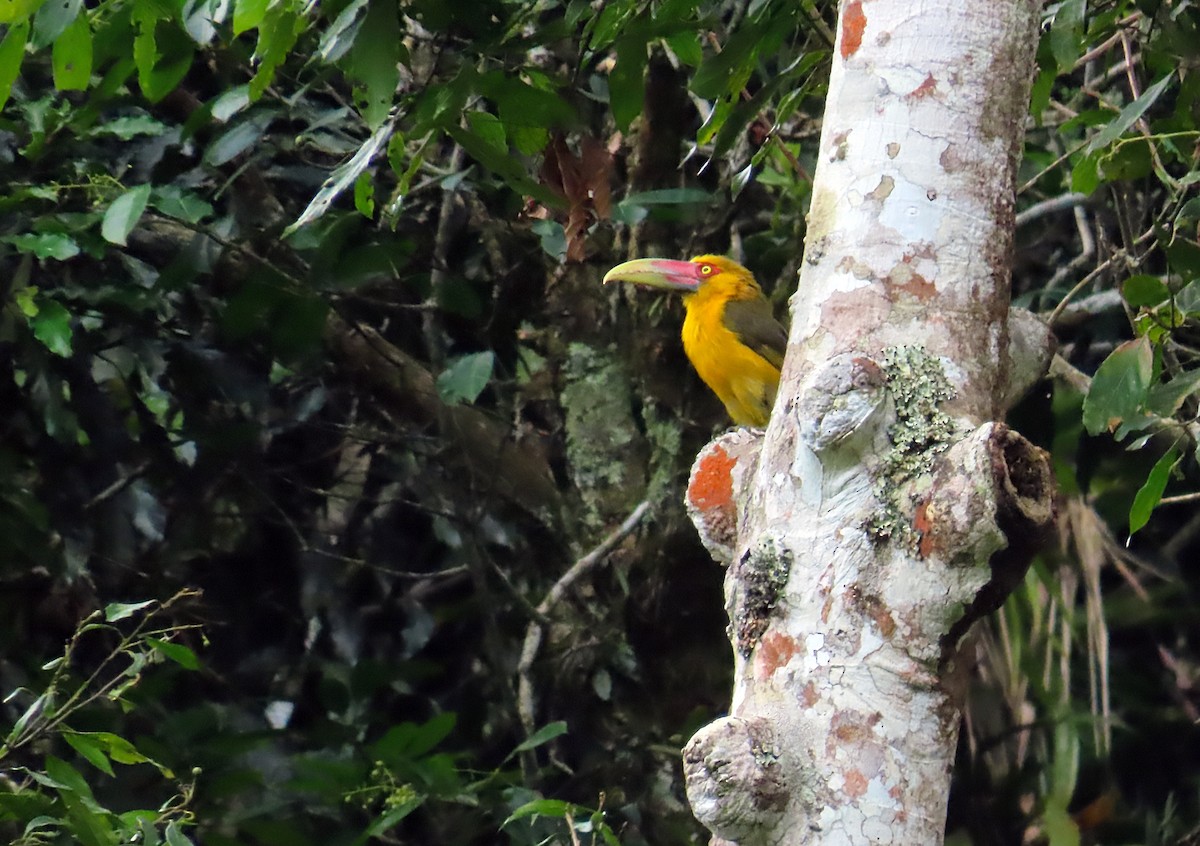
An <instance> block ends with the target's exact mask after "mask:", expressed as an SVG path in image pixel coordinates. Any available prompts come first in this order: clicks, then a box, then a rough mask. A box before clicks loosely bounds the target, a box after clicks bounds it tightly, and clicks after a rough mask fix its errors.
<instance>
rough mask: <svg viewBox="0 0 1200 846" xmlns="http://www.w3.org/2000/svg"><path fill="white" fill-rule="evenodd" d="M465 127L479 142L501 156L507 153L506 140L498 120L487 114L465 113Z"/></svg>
mask: <svg viewBox="0 0 1200 846" xmlns="http://www.w3.org/2000/svg"><path fill="white" fill-rule="evenodd" d="M467 126H468V127H469V128H470V130H471V132H472V133H473V134H474V135H475V136H476V137H477V138H478V139H479V140H480V141H482V142H483V143H485V144H487V145H488V146H489V147H494V148H496V150H497V151H499V152H500V153H503V154H506V153H508V139H507V137H506V136H505V133H504V124H503V123H501V122H500V118H498V117H496V116H495V115H493V114H490V113H488V112H480V111H471V112H467Z"/></svg>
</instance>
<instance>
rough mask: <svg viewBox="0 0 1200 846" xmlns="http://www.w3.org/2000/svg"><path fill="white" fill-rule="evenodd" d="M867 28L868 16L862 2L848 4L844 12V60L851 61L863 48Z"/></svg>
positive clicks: (858, 0)
mask: <svg viewBox="0 0 1200 846" xmlns="http://www.w3.org/2000/svg"><path fill="white" fill-rule="evenodd" d="M866 28H867V16H866V13H864V12H863V9H862V2H861V0H853V2H851V3H847V4H846V10H845V11H844V12H842V46H841V51H842V58H843V59H849V58H850V57H851V56H853V55H854V54H855V53H857V52H858V48H859V47H861V46H862V40H863V30H865V29H866Z"/></svg>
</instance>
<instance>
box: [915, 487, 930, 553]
mask: <svg viewBox="0 0 1200 846" xmlns="http://www.w3.org/2000/svg"><path fill="white" fill-rule="evenodd" d="M932 528H933V521H932V520H930V519H929V503H928V502H927V501H926V502H922V503H921V504H920V505H918V506H917V513H916V514H915V515H914V516H913V529H914V530H916V532H917V535H918V536H919V537H920V538H921V540H920V541H918V542H917V554H918V555H920V556H921V557H922V558H928V557H929V556H930V554H932V552H933V533H932V532H931V531H930V530H931V529H932Z"/></svg>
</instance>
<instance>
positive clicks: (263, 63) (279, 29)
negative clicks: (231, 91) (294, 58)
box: [250, 3, 305, 102]
mask: <svg viewBox="0 0 1200 846" xmlns="http://www.w3.org/2000/svg"><path fill="white" fill-rule="evenodd" d="M304 27H305V22H304V19H303V18H301V17H300V16H299V15H297V14H296V13H295V12H294V11H292V9H291V8H290V4H286V3H275V4H272V5H271V6H270V8H268V9H267V14H266V17H265V18H264V19H263V21H262V24H261V25H260V26H259V28H258V44H257V45H256V46H255V48H254V57H255V58H256V59H257V60H258V70H257V71H255V73H254V78H253V79H251V80H250V100H251V102H253V101H255V100H257V99H258V98H259V97H261V96H262V95H263V92H265V91H266V90H267V86H268V85H270V84H271V83H272V82H273V81H274V80H275V71H276V69H277V68H278V67H279V66H280V65H282V64H283V62H284V60H285V59H286V58H287V57H288V53H289V52H290V51H291V49H292V47H294V46H295V45H296V39H297V38H298V37H299V35H300V33H301V32H303V31H304Z"/></svg>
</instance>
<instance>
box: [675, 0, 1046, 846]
mask: <svg viewBox="0 0 1200 846" xmlns="http://www.w3.org/2000/svg"><path fill="white" fill-rule="evenodd" d="M1039 7H1040V3H1039V2H1036V0H1006V2H994V0H943V2H913V0H874V2H870V1H869V0H868V2H859V0H854V1H853V2H843V4H842V7H841V10H840V16H839V25H838V45H837V48H836V50H835V56H834V63H833V72H832V76H831V80H830V86H829V96H828V100H827V105H826V113H825V121H824V127H823V131H822V136H821V146H820V151H819V157H820V158H819V163H818V168H817V171H816V174H815V181H814V186H813V204H812V209H811V212H810V215H809V233H808V241H807V245H806V250H805V260H804V266H803V269H802V271H801V277H800V284H799V288H798V290H797V292H796V294H795V296H794V297H793V299H792V328H791V335H790V340H789V349H788V354H787V360H786V362H785V364H784V370H783V381H782V383H781V386H780V392H779V398H778V401H777V403H776V407H775V410H774V414H773V415H772V418H771V423H770V426H769V427H768V429H767V432H766V435H765V438H762V439H761V441H760V439H759V438H758V437H757V436H755V435H753V434H751V433H747V432H735V433H731V434H729V435H726V436H723V437H722V438H721V439H718V440H717V441H715V442H714V443H712V444H710V445H709V446H708V447H707V448H706V449H705V451H704V452H703V453H702V454H701V456H700V457H699V458H698V460H697V463H696V465H695V467H694V468H693V475H692V481H691V483H690V485H689V494H688V502H689V508H690V510H691V512H692V514H693V518H694V519H695V521H696V523H697V526H698V527H699V528H700V531H701V535H702V537H704V538H705V542H706V544H707V545H708V547H709V549H710V550H711V551H712V552H713V554H714V555H715V556H716V557H718V559H721V560H725V561H726V563H728V564H729V572H728V574H727V577H726V607H727V610H728V611H729V614H730V621H731V628H730V631H731V639H732V642H733V647H734V656H735V664H736V676H735V688H734V693H733V703H732V706H731V709H730V716H729V717H726V718H723V719H721V720H718V721H717V722H715V723H713V724H711V725H709V726H707V727H705V728H704V729H702V730H701V731H699V732H698V733H697V734H696V736H695V737H694V738H692V740H691V742H690V743H689V744H688V746H687V748H686V749H685V750H684V761H685V769H686V773H687V778H688V797H689V799H690V801H691V803H692V807H693V810H694V811H695V813H696V815H697V817H698V818H699V819H700V820H701V821H702V822H703V823H705V825H707V826H708V827H709V828H710V829H711V830H712V831H713V833H714V840H713V842H714V843H722V842H731V841H732V842H736V843H739V844H742V846H751V844H759V843H763V844H772V845H773V846H777V845H778V844H800V843H804V844H860V843H862V844H866V843H871V844H887V843H894V844H922V846H924V845H925V844H937V843H940V842H942V838H943V826H944V823H945V807H946V798H947V794H948V790H949V775H950V767H951V764H952V762H953V757H954V749H955V743H956V740H957V733H958V712H957V706H956V702H955V699H954V697H953V695H952V692H951V691H950V690H949V687H948V681H949V678H950V676H949V673H948V670H949V666H950V664H951V663H952V658H953V647H954V644H955V642H956V641H957V640H958V638H959V637H960V636H961V634H962V633H963V631H964V630H965V628H966V627H967V626H968V625H969V624H970V622H971V621H972V620H973V619H975V618H977V617H978V616H980V615H981V614H983V613H986V612H987V610H989V608H990V607H994V606H995V605H996V604H997V602H998V601H999V599H1000V598H1002V597H1003V595H1004V593H1006V592H1007V589H1008V588H1009V587H1010V586H1011V583H1012V582H1013V581H1014V580H1015V579H1019V578H1020V574H1021V573H1022V572H1023V570H1024V567H1025V566H1026V564H1027V563H1028V560H1027V552H1028V544H1029V542H1030V541H1031V540H1032V539H1033V538H1035V537H1036V536H1037V534H1038V532H1039V531H1040V530H1041V529H1043V528H1044V527H1046V526H1048V525H1049V523H1050V521H1051V518H1052V505H1051V503H1052V497H1051V475H1050V472H1049V469H1048V466H1047V463H1046V460H1045V456H1044V455H1043V454H1042V453H1041V452H1040V451H1039V450H1037V449H1036V448H1035V447H1033V446H1031V445H1030V444H1028V443H1027V442H1026V441H1025V440H1024V439H1022V438H1021V437H1020V436H1019V435H1017V434H1016V433H1015V432H1012V431H1011V430H1009V429H1008V428H1007V427H1005V426H1004V425H1003V424H999V423H992V422H989V421H992V420H995V419H999V418H1000V417H1002V415H1003V413H1004V410H1005V408H1006V407H1007V405H1008V404H1009V403H1010V402H1012V401H1014V400H1015V397H1016V395H1017V394H1018V393H1019V392H1020V391H1022V390H1024V389H1025V388H1027V387H1028V385H1029V384H1031V382H1032V380H1033V379H1035V378H1036V377H1037V375H1038V374H1040V372H1041V370H1042V368H1044V365H1045V363H1046V362H1047V361H1048V359H1049V355H1050V343H1049V340H1048V335H1047V333H1046V332H1045V330H1044V328H1043V327H1040V326H1039V325H1037V323H1036V321H1030V320H1027V319H1021V320H1014V321H1011V322H1010V321H1009V319H1008V298H1009V287H1008V283H1009V266H1010V258H1011V257H1010V253H1011V245H1012V228H1013V203H1014V198H1013V190H1014V175H1015V172H1016V167H1017V163H1018V161H1019V153H1020V149H1021V141H1022V136H1023V123H1024V115H1025V110H1026V103H1027V98H1028V94H1029V83H1030V80H1031V74H1032V69H1033V51H1034V47H1035V45H1036V42H1037V20H1038V11H1039ZM1012 333H1016V337H1015V338H1012V337H1010V334H1012ZM760 449H761V451H760Z"/></svg>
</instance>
